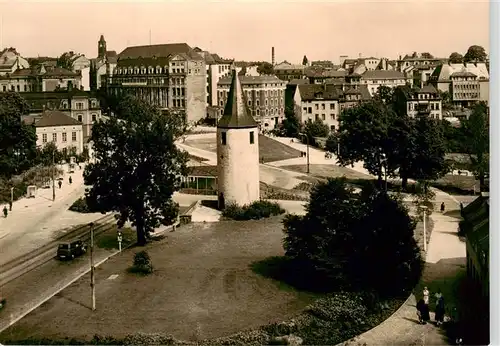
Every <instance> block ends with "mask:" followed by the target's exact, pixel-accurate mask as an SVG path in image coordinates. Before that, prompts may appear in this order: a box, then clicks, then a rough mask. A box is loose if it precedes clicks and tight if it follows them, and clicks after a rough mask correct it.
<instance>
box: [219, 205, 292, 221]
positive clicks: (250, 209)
mask: <svg viewBox="0 0 500 346" xmlns="http://www.w3.org/2000/svg"><path fill="white" fill-rule="evenodd" d="M283 213H285V210H284V209H283V208H281V206H280V205H279V204H278V203H276V202H269V201H255V202H253V203H252V204H250V205H245V206H243V207H240V206H238V205H235V204H230V205H228V206H227V207H226V208H225V209H224V210H223V211H222V216H224V217H227V218H230V219H233V220H238V221H242V220H259V219H263V218H268V217H270V216H275V215H280V214H283Z"/></svg>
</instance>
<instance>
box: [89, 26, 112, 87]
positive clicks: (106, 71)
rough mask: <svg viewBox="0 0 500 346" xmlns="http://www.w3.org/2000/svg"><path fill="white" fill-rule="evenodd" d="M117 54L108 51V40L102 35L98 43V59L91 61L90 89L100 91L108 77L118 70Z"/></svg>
mask: <svg viewBox="0 0 500 346" xmlns="http://www.w3.org/2000/svg"><path fill="white" fill-rule="evenodd" d="M116 62H117V54H116V51H114V50H107V44H106V40H105V39H104V36H103V35H101V37H100V39H99V41H98V42H97V58H95V59H92V60H90V67H89V69H90V75H89V77H90V89H91V90H99V89H100V88H101V86H102V85H103V80H104V79H105V78H106V76H110V77H111V76H112V75H113V72H114V70H115V68H116Z"/></svg>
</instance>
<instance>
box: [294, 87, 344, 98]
mask: <svg viewBox="0 0 500 346" xmlns="http://www.w3.org/2000/svg"><path fill="white" fill-rule="evenodd" d="M298 88H299V91H300V97H301V98H302V100H303V101H313V100H338V99H340V96H341V93H340V92H339V90H338V89H337V88H335V87H333V85H328V86H326V85H319V84H300V85H299V86H298Z"/></svg>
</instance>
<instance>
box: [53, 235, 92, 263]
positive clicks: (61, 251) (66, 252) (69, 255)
mask: <svg viewBox="0 0 500 346" xmlns="http://www.w3.org/2000/svg"><path fill="white" fill-rule="evenodd" d="M86 252H87V246H86V245H85V244H84V243H83V241H81V240H80V239H78V240H73V241H70V242H64V243H60V244H59V246H58V248H57V258H59V259H60V260H71V259H73V258H75V257H77V256H81V255H83V254H85V253H86Z"/></svg>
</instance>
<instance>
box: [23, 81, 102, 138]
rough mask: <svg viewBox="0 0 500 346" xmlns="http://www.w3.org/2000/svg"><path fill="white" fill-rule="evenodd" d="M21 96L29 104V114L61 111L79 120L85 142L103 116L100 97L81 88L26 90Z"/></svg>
mask: <svg viewBox="0 0 500 346" xmlns="http://www.w3.org/2000/svg"><path fill="white" fill-rule="evenodd" d="M21 96H22V97H23V98H24V99H25V100H26V103H27V104H28V106H29V114H27V115H29V116H31V117H35V118H37V117H38V118H40V117H41V116H42V114H43V112H44V111H47V110H51V111H52V110H53V111H59V112H62V113H64V114H66V115H67V116H69V117H71V118H73V119H75V120H76V121H78V122H79V123H80V124H81V126H82V135H83V139H84V140H85V143H86V141H87V139H88V138H89V136H90V135H91V131H92V126H93V124H94V123H95V122H96V121H98V120H100V119H101V118H102V113H101V108H100V104H99V99H98V98H97V97H96V96H95V95H93V94H92V93H89V92H85V91H81V90H75V89H73V90H70V91H60V92H26V93H22V94H21Z"/></svg>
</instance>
